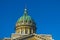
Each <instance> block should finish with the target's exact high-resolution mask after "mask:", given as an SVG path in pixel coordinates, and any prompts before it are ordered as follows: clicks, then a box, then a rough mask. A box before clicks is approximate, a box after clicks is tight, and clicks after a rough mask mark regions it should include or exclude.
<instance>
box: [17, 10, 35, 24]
mask: <svg viewBox="0 0 60 40" xmlns="http://www.w3.org/2000/svg"><path fill="white" fill-rule="evenodd" d="M17 23H19V24H23V25H24V24H32V25H33V24H35V23H34V20H33V19H32V18H31V17H30V16H29V15H28V14H27V9H25V10H24V14H23V16H21V17H20V18H19V19H18V21H17Z"/></svg>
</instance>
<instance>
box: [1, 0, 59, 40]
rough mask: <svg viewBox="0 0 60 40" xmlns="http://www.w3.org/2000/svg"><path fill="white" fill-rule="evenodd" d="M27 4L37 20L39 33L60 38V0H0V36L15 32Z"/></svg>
mask: <svg viewBox="0 0 60 40" xmlns="http://www.w3.org/2000/svg"><path fill="white" fill-rule="evenodd" d="M25 4H26V6H27V9H28V14H29V15H30V16H31V17H32V18H33V19H34V20H35V22H36V27H37V32H36V33H37V34H51V35H52V36H53V38H54V39H55V40H59V39H60V0H0V38H4V37H9V36H10V35H11V33H14V32H15V23H16V21H17V20H18V18H20V17H21V16H22V15H23V12H24V8H25Z"/></svg>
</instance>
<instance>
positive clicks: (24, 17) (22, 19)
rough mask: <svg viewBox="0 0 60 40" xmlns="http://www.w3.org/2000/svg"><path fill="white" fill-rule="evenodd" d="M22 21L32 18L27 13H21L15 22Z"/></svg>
mask: <svg viewBox="0 0 60 40" xmlns="http://www.w3.org/2000/svg"><path fill="white" fill-rule="evenodd" d="M22 21H33V20H32V18H31V17H30V16H29V15H26V16H25V15H23V16H21V17H20V18H19V19H18V21H17V22H22Z"/></svg>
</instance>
